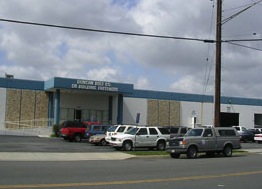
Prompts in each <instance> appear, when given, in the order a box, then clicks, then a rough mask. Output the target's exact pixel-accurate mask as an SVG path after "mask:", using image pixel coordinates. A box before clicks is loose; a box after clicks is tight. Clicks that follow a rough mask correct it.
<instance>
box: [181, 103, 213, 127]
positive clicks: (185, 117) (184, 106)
mask: <svg viewBox="0 0 262 189" xmlns="http://www.w3.org/2000/svg"><path fill="white" fill-rule="evenodd" d="M213 112H214V111H213V104H211V103H203V104H202V103H199V102H181V106H180V124H181V125H182V126H188V127H193V126H194V125H193V121H192V118H193V117H194V116H195V117H196V123H197V124H201V123H202V125H213V122H214V121H213V117H214V115H213Z"/></svg>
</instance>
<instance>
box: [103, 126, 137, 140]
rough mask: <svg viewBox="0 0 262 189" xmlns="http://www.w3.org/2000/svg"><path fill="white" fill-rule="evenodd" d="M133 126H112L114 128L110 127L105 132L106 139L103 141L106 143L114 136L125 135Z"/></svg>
mask: <svg viewBox="0 0 262 189" xmlns="http://www.w3.org/2000/svg"><path fill="white" fill-rule="evenodd" d="M134 127H135V126H134V125H114V126H111V127H110V128H109V129H108V130H107V132H106V137H105V140H106V141H107V142H110V141H111V137H112V136H116V135H119V134H123V133H125V132H126V131H129V130H130V129H132V128H134Z"/></svg>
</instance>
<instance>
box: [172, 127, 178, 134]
mask: <svg viewBox="0 0 262 189" xmlns="http://www.w3.org/2000/svg"><path fill="white" fill-rule="evenodd" d="M178 130H179V128H171V129H170V133H172V134H177V133H178Z"/></svg>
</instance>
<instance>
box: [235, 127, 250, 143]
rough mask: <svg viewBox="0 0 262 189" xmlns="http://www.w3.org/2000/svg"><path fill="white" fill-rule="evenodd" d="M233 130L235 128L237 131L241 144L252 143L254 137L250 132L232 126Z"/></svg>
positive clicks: (244, 128) (243, 128)
mask: <svg viewBox="0 0 262 189" xmlns="http://www.w3.org/2000/svg"><path fill="white" fill-rule="evenodd" d="M233 128H235V129H236V130H237V132H238V133H239V135H240V140H241V141H243V142H248V141H251V142H254V141H255V140H254V137H255V134H254V133H253V132H251V131H249V130H248V129H247V128H246V127H244V126H233Z"/></svg>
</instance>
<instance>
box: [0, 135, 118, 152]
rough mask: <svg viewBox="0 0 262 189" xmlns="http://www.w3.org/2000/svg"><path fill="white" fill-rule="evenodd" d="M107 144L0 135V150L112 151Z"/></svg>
mask: <svg viewBox="0 0 262 189" xmlns="http://www.w3.org/2000/svg"><path fill="white" fill-rule="evenodd" d="M114 151H115V149H113V148H110V147H109V146H95V145H92V144H89V143H88V142H87V141H83V142H68V141H64V140H63V139H61V138H41V137H34V136H8V135H0V152H60V153H67V152H81V153H83V152H114Z"/></svg>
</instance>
